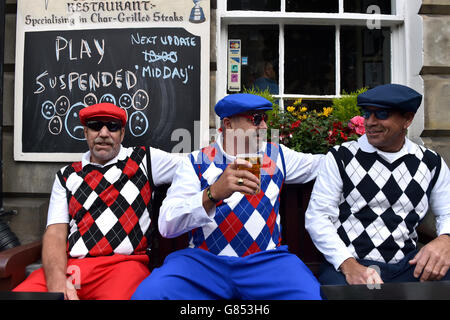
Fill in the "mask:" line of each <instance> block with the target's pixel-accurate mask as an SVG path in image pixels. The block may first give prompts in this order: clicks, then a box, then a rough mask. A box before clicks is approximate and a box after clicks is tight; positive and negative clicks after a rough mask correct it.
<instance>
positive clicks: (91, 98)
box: [83, 92, 97, 106]
mask: <svg viewBox="0 0 450 320" xmlns="http://www.w3.org/2000/svg"><path fill="white" fill-rule="evenodd" d="M83 101H84V104H85V105H86V106H92V105H94V104H96V103H97V97H96V96H95V94H93V93H92V92H91V93H88V94H87V95H85V96H84V99H83Z"/></svg>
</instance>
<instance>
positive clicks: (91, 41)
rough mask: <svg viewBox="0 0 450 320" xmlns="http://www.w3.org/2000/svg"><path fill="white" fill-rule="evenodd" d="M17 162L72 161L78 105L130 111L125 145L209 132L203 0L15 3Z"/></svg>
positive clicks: (178, 141) (193, 138)
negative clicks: (111, 105) (113, 106)
mask: <svg viewBox="0 0 450 320" xmlns="http://www.w3.org/2000/svg"><path fill="white" fill-rule="evenodd" d="M17 5H18V6H17V32H16V35H17V38H16V74H15V102H14V110H15V111H14V159H15V160H19V161H76V160H79V159H80V156H81V154H82V153H83V152H85V151H87V150H88V146H87V143H86V140H85V137H84V131H83V127H82V126H81V124H80V121H79V117H78V115H79V112H80V110H81V109H83V108H85V107H86V106H89V105H92V104H94V103H99V102H112V103H114V104H116V105H118V106H120V107H121V108H123V109H124V110H126V112H127V116H128V122H127V126H126V128H125V138H124V141H123V145H124V146H125V147H128V146H135V145H146V146H148V145H150V146H153V147H156V148H160V149H162V150H165V151H168V152H176V153H187V152H190V151H191V150H193V149H198V148H199V147H200V146H202V145H206V144H207V143H208V138H209V130H208V128H209V40H210V37H209V32H210V28H209V20H210V19H209V17H210V15H209V14H210V8H209V1H202V0H192V1H186V0H171V1H166V0H152V1H127V0H115V1H114V2H111V1H106V0H105V1H103V0H99V1H84V0H67V1H59V0H45V1H44V0H18V3H17Z"/></svg>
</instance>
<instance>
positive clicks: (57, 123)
mask: <svg viewBox="0 0 450 320" xmlns="http://www.w3.org/2000/svg"><path fill="white" fill-rule="evenodd" d="M48 131H50V133H51V134H53V135H58V134H60V133H61V131H62V120H61V117H60V116H54V117H53V118H52V119H51V120H50V122H49V123H48Z"/></svg>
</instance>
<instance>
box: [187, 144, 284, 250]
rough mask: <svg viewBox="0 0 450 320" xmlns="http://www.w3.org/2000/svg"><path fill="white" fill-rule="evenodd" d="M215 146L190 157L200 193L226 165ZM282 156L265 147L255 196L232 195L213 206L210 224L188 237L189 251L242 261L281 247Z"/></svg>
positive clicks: (273, 147)
mask: <svg viewBox="0 0 450 320" xmlns="http://www.w3.org/2000/svg"><path fill="white" fill-rule="evenodd" d="M220 150H221V149H220V148H219V147H218V145H217V144H216V143H214V144H212V145H210V146H208V147H206V148H203V149H201V150H200V151H196V152H194V153H192V154H191V155H190V159H191V162H192V165H193V167H194V170H195V171H196V173H197V176H198V178H199V180H200V184H201V189H202V190H204V189H206V188H207V187H208V186H209V185H210V184H212V183H214V182H215V181H216V180H217V179H218V178H219V177H220V175H221V174H222V173H223V171H224V170H225V169H226V167H227V166H228V164H229V161H227V159H226V158H225V155H224V154H223V153H222V152H221V151H220ZM285 171H286V170H285V164H284V157H283V152H282V150H281V148H280V146H279V145H277V144H270V143H269V144H267V148H266V152H265V153H264V157H263V164H262V167H261V190H260V192H259V193H258V194H256V195H244V194H241V193H240V192H235V193H233V194H232V195H231V196H230V197H229V198H227V199H225V200H223V201H220V202H219V203H217V205H216V214H215V216H214V222H211V223H209V224H207V225H205V226H203V227H201V228H196V229H194V230H192V231H191V232H190V233H189V237H190V244H189V246H190V247H193V248H200V249H204V250H207V251H209V252H211V253H213V254H216V255H223V256H235V257H245V256H247V255H250V254H252V253H256V252H259V251H265V250H270V249H275V248H276V247H278V246H280V244H281V224H280V215H279V214H278V212H279V209H280V194H281V188H282V186H283V183H284V179H285Z"/></svg>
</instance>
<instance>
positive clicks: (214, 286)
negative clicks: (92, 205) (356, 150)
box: [133, 94, 323, 300]
mask: <svg viewBox="0 0 450 320" xmlns="http://www.w3.org/2000/svg"><path fill="white" fill-rule="evenodd" d="M271 109H272V104H271V103H270V102H269V101H268V100H266V99H264V98H262V97H259V96H255V95H252V94H232V95H229V96H227V97H225V98H223V99H222V100H220V101H219V102H218V103H217V104H216V106H215V111H216V113H217V115H218V116H220V118H221V120H222V127H221V129H222V134H219V135H218V137H217V139H216V142H214V143H212V144H211V145H209V146H207V147H205V148H202V149H201V150H197V151H194V152H192V153H191V154H190V155H189V157H186V158H185V159H184V160H183V162H182V163H181V164H180V166H179V167H178V169H177V172H176V174H175V177H174V180H173V183H172V185H171V187H170V189H169V190H168V192H167V197H166V199H165V200H164V202H163V204H162V206H161V210H160V218H159V231H160V232H161V234H162V235H163V236H165V237H169V238H171V237H176V236H178V235H180V234H183V233H185V232H189V240H190V244H189V248H187V249H183V250H179V251H176V252H174V253H172V254H170V255H168V256H167V258H166V259H165V261H164V264H163V265H162V266H161V267H160V268H157V269H155V270H153V272H152V274H151V275H150V276H149V277H148V278H147V279H146V280H144V281H143V282H142V283H141V285H140V286H139V287H138V289H137V290H136V292H135V293H134V295H133V299H182V300H183V299H194V300H196V299H200V300H203V299H320V298H321V297H320V286H319V282H318V281H317V279H316V278H315V277H314V276H313V274H312V273H311V271H310V270H309V269H308V268H307V267H306V266H305V265H304V264H303V262H302V261H301V260H300V259H299V258H298V257H297V256H296V255H294V254H291V253H289V252H288V250H287V247H286V246H282V245H281V230H280V216H279V214H278V212H279V207H280V202H279V200H280V191H281V187H282V185H283V184H284V183H306V182H308V181H311V180H312V179H314V178H315V177H316V171H317V168H318V165H319V161H320V160H321V158H322V157H323V155H311V154H303V153H299V152H296V151H293V150H290V149H288V148H286V147H284V146H282V145H279V144H275V143H267V142H265V141H264V134H261V133H262V132H263V131H264V130H265V129H267V124H266V120H267V116H266V113H265V112H266V111H267V110H271ZM241 152H245V153H249V152H259V153H260V154H261V155H262V159H263V160H262V163H261V168H260V178H258V177H257V176H256V175H254V174H253V173H251V172H249V171H247V170H242V169H240V168H238V166H239V165H242V166H247V167H249V168H250V167H251V166H252V164H251V163H250V162H248V161H245V160H242V159H238V158H237V157H236V155H237V154H238V153H241Z"/></svg>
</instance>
